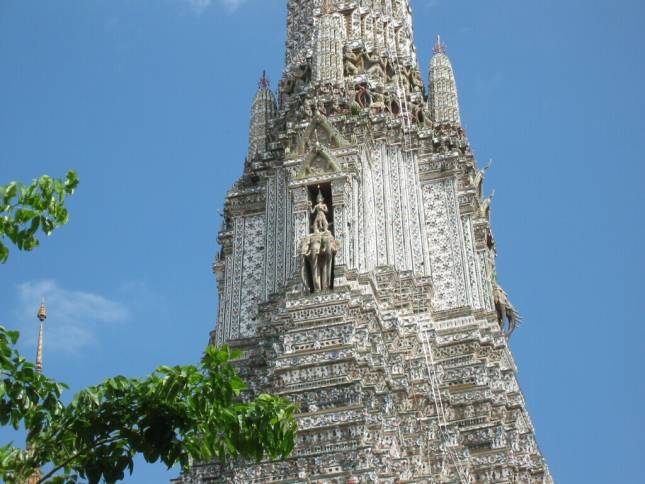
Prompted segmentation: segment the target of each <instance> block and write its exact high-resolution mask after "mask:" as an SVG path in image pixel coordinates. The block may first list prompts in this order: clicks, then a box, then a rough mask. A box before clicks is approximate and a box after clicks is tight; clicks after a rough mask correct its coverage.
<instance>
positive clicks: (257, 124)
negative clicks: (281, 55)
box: [248, 72, 277, 160]
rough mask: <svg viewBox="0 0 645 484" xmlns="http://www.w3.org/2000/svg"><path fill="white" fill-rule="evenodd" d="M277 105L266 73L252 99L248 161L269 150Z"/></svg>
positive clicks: (263, 74)
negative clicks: (270, 130)
mask: <svg viewBox="0 0 645 484" xmlns="http://www.w3.org/2000/svg"><path fill="white" fill-rule="evenodd" d="M276 111H277V105H276V100H275V96H274V95H273V92H272V91H271V84H270V82H269V79H268V78H267V75H266V72H262V77H261V78H260V82H259V83H258V91H257V93H256V94H255V97H254V98H253V107H252V108H251V126H250V129H249V153H248V159H249V160H252V159H253V158H255V157H256V156H257V155H258V154H261V153H264V152H265V151H266V150H267V149H268V148H269V127H270V122H271V120H272V119H273V118H274V117H275V115H276Z"/></svg>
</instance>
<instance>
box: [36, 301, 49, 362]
mask: <svg viewBox="0 0 645 484" xmlns="http://www.w3.org/2000/svg"><path fill="white" fill-rule="evenodd" d="M37 317H38V320H39V321H40V329H39V330H38V346H37V349H36V371H37V372H38V373H42V372H43V337H44V333H45V319H47V308H46V307H45V299H44V298H43V300H42V301H41V302H40V307H39V308H38V314H37Z"/></svg>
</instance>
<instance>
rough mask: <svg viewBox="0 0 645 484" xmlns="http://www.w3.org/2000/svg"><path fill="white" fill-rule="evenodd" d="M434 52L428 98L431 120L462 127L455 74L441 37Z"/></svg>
mask: <svg viewBox="0 0 645 484" xmlns="http://www.w3.org/2000/svg"><path fill="white" fill-rule="evenodd" d="M433 52H434V55H433V56H432V60H431V61H430V80H429V86H430V91H429V96H428V105H429V108H430V116H431V119H432V121H433V122H434V123H436V124H453V125H458V126H461V116H460V115H459V98H458V96H457V83H456V82H455V74H454V72H453V69H452V64H451V62H450V59H449V58H448V56H447V55H446V46H445V44H443V43H442V42H441V37H439V36H437V44H436V45H435V47H434V49H433Z"/></svg>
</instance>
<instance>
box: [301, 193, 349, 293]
mask: <svg viewBox="0 0 645 484" xmlns="http://www.w3.org/2000/svg"><path fill="white" fill-rule="evenodd" d="M309 213H310V214H312V215H314V221H313V223H312V225H311V231H312V233H310V234H308V235H306V236H304V237H303V238H302V239H301V241H300V263H301V268H300V278H301V280H302V284H303V287H304V288H305V289H306V290H308V291H309V292H314V293H316V292H321V291H328V290H329V289H331V286H332V269H333V266H334V257H335V255H336V253H337V252H338V249H339V247H340V245H339V244H338V241H337V240H336V239H335V238H334V235H333V234H332V233H331V232H330V231H329V222H328V221H327V214H328V213H329V209H328V208H327V204H326V203H325V198H324V197H323V195H322V193H321V192H320V188H319V189H318V196H317V197H316V205H314V206H313V207H312V205H311V202H310V203H309Z"/></svg>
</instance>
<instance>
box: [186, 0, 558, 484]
mask: <svg viewBox="0 0 645 484" xmlns="http://www.w3.org/2000/svg"><path fill="white" fill-rule="evenodd" d="M287 28H288V40H287V45H286V67H285V69H284V73H283V76H282V79H281V81H280V83H279V87H278V90H277V98H276V96H275V95H274V93H273V92H272V91H271V88H270V85H269V82H268V80H267V79H266V78H265V77H263V78H262V80H261V82H260V86H259V90H258V92H257V95H256V96H255V99H254V101H253V107H252V118H251V130H250V131H251V132H250V141H249V152H248V157H247V160H246V162H245V164H244V172H243V175H242V177H241V178H240V179H239V181H238V182H237V183H236V184H235V185H234V187H233V188H232V189H231V191H230V192H229V193H228V194H227V197H226V202H225V207H224V212H225V213H224V221H223V225H222V228H221V231H220V234H219V241H220V244H221V247H222V249H221V252H220V254H219V256H218V258H217V260H216V262H215V264H214V272H215V274H216V276H217V282H218V290H219V298H220V299H219V301H220V302H219V315H218V320H217V324H216V327H215V330H214V331H213V332H212V334H211V342H212V343H214V344H218V345H219V344H223V343H228V344H229V345H231V346H232V347H234V348H239V349H241V350H243V351H244V352H245V356H244V358H243V359H242V360H241V361H240V362H239V367H240V372H241V374H242V375H243V377H244V378H245V379H246V380H247V381H249V382H250V384H251V386H252V388H253V390H254V391H255V392H260V391H262V392H269V393H273V394H277V395H282V396H284V397H287V398H289V399H291V400H292V401H294V402H296V403H298V404H299V407H300V410H299V412H300V413H299V415H298V423H299V434H298V439H297V445H296V448H295V449H294V451H293V453H292V456H291V457H290V458H289V459H287V460H285V461H281V462H262V463H260V464H253V463H243V462H231V463H228V464H227V465H224V466H221V465H219V464H203V465H195V466H194V467H193V469H192V471H191V472H190V473H189V474H188V475H185V476H183V477H182V478H181V482H185V483H193V482H239V483H267V482H289V483H367V482H379V483H381V482H382V483H404V482H405V483H458V482H460V483H475V482H485V483H492V482H499V483H502V482H504V483H550V482H552V479H551V477H550V474H549V471H548V468H547V466H546V464H545V462H544V459H543V457H542V455H541V453H540V451H539V449H538V445H537V443H536V438H535V433H534V429H533V425H532V423H531V420H530V418H529V415H528V414H527V411H526V407H525V401H524V397H523V395H522V392H521V390H520V387H519V386H518V382H517V379H516V367H515V363H514V360H513V356H512V355H511V352H510V350H509V347H508V339H509V336H510V334H511V333H512V331H513V329H515V326H516V325H517V323H518V320H519V315H518V314H517V311H516V310H515V309H514V308H513V306H512V305H511V303H510V302H509V300H508V297H507V296H506V293H505V292H504V291H503V290H502V288H501V287H500V283H499V279H498V276H497V273H496V270H495V257H496V250H495V240H494V237H493V233H492V231H491V226H490V221H489V219H490V210H491V206H490V205H491V198H490V197H488V198H484V195H483V190H482V183H483V179H484V170H480V169H478V167H477V164H476V161H475V159H474V156H473V153H472V152H471V149H470V146H469V143H468V140H467V138H466V134H465V132H464V130H463V128H462V127H461V119H460V113H459V105H458V98H457V89H456V84H455V78H454V75H453V69H452V65H451V63H450V60H449V58H448V57H447V55H446V52H445V47H444V46H443V44H441V42H438V43H437V45H436V46H435V49H434V56H433V57H432V60H431V63H430V73H429V80H428V84H427V86H426V85H424V82H423V79H422V75H421V73H420V70H419V65H418V62H417V58H416V53H415V45H414V42H413V32H412V18H411V10H410V7H409V5H408V1H407V0H361V1H344V2H341V1H332V0H288V20H287Z"/></svg>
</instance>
